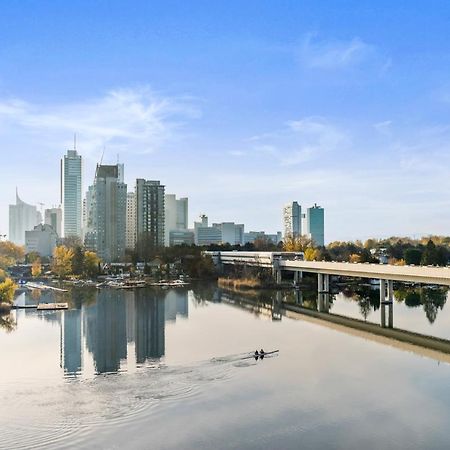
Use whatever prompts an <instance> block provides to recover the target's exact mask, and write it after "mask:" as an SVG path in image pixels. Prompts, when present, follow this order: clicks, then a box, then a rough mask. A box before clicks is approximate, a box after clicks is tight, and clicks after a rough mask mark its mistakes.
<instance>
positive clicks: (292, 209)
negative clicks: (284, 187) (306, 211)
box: [283, 202, 302, 237]
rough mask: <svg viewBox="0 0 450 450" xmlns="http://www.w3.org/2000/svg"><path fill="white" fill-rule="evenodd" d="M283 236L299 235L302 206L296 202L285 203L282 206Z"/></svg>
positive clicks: (300, 231)
mask: <svg viewBox="0 0 450 450" xmlns="http://www.w3.org/2000/svg"><path fill="white" fill-rule="evenodd" d="M283 222H284V236H293V237H297V236H301V234H302V207H301V205H299V204H298V203H297V202H292V203H289V204H287V205H286V206H285V207H284V208H283Z"/></svg>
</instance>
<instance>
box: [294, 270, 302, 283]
mask: <svg viewBox="0 0 450 450" xmlns="http://www.w3.org/2000/svg"><path fill="white" fill-rule="evenodd" d="M302 279H303V272H302V271H301V270H296V271H294V286H298V285H299V284H300V282H301V280H302Z"/></svg>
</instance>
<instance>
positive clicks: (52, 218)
mask: <svg viewBox="0 0 450 450" xmlns="http://www.w3.org/2000/svg"><path fill="white" fill-rule="evenodd" d="M44 223H45V224H46V225H50V226H51V227H53V229H54V230H55V231H56V234H57V235H58V237H61V236H62V209H61V208H50V209H46V210H45V220H44Z"/></svg>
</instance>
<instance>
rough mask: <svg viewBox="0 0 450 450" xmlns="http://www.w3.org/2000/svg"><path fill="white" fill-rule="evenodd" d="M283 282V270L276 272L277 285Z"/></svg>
mask: <svg viewBox="0 0 450 450" xmlns="http://www.w3.org/2000/svg"><path fill="white" fill-rule="evenodd" d="M282 281H283V275H282V273H281V269H276V270H275V283H276V284H278V285H280V284H281V283H282Z"/></svg>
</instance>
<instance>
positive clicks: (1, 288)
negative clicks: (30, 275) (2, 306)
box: [0, 278, 17, 305]
mask: <svg viewBox="0 0 450 450" xmlns="http://www.w3.org/2000/svg"><path fill="white" fill-rule="evenodd" d="M16 289H17V285H16V284H15V283H14V281H13V280H11V278H6V279H5V281H3V282H2V283H0V303H6V304H8V305H11V304H12V302H13V301H14V293H15V292H16Z"/></svg>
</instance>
